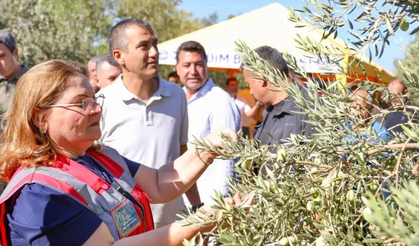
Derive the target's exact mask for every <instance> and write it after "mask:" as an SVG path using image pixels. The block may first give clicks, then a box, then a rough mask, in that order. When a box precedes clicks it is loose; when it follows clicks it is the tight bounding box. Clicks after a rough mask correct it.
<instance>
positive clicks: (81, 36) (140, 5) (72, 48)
mask: <svg viewBox="0 0 419 246" xmlns="http://www.w3.org/2000/svg"><path fill="white" fill-rule="evenodd" d="M180 4H181V1H180V0H87V1H85V0H2V1H0V13H1V14H0V29H7V30H9V31H11V32H12V33H13V35H14V37H15V39H16V42H17V45H18V50H19V62H20V63H22V64H26V65H27V66H29V67H32V66H34V65H35V64H37V63H40V62H43V61H47V60H50V59H66V60H74V61H78V62H81V63H83V64H86V63H87V61H88V60H89V59H90V58H92V57H94V56H97V55H103V54H108V53H109V50H108V42H107V38H108V35H109V31H110V29H111V27H112V26H113V25H114V24H115V23H116V22H117V21H118V20H120V19H125V18H130V17H136V18H141V19H144V20H147V21H148V22H149V23H150V24H151V25H152V26H153V28H154V31H155V34H156V36H157V38H158V39H159V42H164V41H166V40H169V39H172V38H175V37H178V36H181V35H183V34H186V33H189V32H192V31H195V30H198V29H200V28H202V27H206V26H209V25H212V24H214V23H217V22H218V17H217V14H216V13H213V14H211V15H210V16H209V17H208V18H203V19H201V20H199V19H197V18H193V17H192V13H189V12H186V11H183V10H180V9H179V8H178V6H179V5H180ZM171 71H174V68H173V67H171V66H160V73H161V74H162V76H163V78H166V76H167V75H168V74H169V73H170V72H171ZM210 76H213V77H214V81H216V83H218V84H223V83H224V81H225V79H226V77H227V75H226V73H224V72H216V71H211V72H210Z"/></svg>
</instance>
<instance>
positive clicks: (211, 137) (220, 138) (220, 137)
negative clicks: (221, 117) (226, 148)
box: [203, 128, 239, 147]
mask: <svg viewBox="0 0 419 246" xmlns="http://www.w3.org/2000/svg"><path fill="white" fill-rule="evenodd" d="M203 140H204V141H205V142H207V143H211V144H212V145H214V146H216V147H221V145H222V143H223V142H226V141H227V140H231V141H234V142H238V141H239V137H238V136H237V133H236V132H235V131H233V130H232V129H229V128H221V129H218V130H216V131H214V132H211V133H210V134H208V135H207V136H206V137H205V138H204V139H203Z"/></svg>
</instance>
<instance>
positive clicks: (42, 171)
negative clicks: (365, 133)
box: [0, 18, 410, 245]
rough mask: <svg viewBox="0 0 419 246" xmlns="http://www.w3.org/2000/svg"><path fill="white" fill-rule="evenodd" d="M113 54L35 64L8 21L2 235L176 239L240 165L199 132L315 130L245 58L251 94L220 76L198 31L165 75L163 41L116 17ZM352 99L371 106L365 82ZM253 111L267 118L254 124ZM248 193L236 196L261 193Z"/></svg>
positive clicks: (217, 136) (67, 241)
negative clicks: (184, 219)
mask: <svg viewBox="0 0 419 246" xmlns="http://www.w3.org/2000/svg"><path fill="white" fill-rule="evenodd" d="M109 52H110V54H108V55H104V56H99V57H94V58H92V59H91V60H90V61H89V62H88V64H87V68H85V67H84V66H83V65H81V64H78V63H76V62H72V61H63V60H51V61H47V62H43V63H40V64H38V65H36V66H34V67H33V68H31V69H29V70H28V68H27V67H26V66H24V65H20V64H19V63H18V62H17V59H18V48H17V46H16V42H15V40H14V38H13V36H12V34H11V33H10V32H7V31H0V76H1V77H0V114H2V117H3V124H2V126H3V127H2V129H1V131H2V133H1V138H0V165H1V169H0V177H1V178H2V179H3V180H5V181H7V182H8V183H7V187H6V188H5V190H4V192H3V193H2V196H1V198H0V203H1V215H0V220H1V221H0V224H1V225H0V231H1V243H2V245H99V244H104V245H112V244H114V243H115V245H148V244H150V242H153V245H179V244H181V242H182V240H183V239H184V238H186V239H190V238H192V237H193V236H194V235H196V234H197V233H198V232H200V231H201V232H204V231H208V230H210V229H211V226H208V225H204V224H201V225H193V226H186V227H182V226H181V225H178V224H177V223H175V222H176V220H178V218H177V214H180V213H182V211H183V210H184V209H185V206H186V207H190V208H191V210H192V211H197V209H199V208H203V211H207V212H208V213H209V214H211V213H212V212H213V210H212V208H211V207H210V204H211V203H212V202H213V201H212V197H213V196H214V194H215V193H214V192H215V191H217V192H219V193H220V194H222V195H223V196H225V197H229V196H230V195H231V194H229V190H228V181H229V179H230V178H232V177H234V175H235V173H234V172H233V171H232V167H233V165H234V161H233V160H221V159H215V158H216V154H215V153H210V152H206V151H204V150H200V149H196V148H195V146H194V145H193V143H192V142H193V140H194V138H202V139H204V140H205V141H208V142H211V143H212V144H214V145H216V146H220V147H221V146H222V143H223V141H225V138H224V137H226V136H227V138H228V139H230V140H233V141H237V135H236V132H238V131H239V130H240V129H241V130H242V132H243V134H244V135H246V136H249V137H251V138H252V137H254V138H256V139H257V140H259V141H260V142H261V143H262V144H273V143H282V142H283V141H284V140H285V139H287V138H288V137H290V135H291V134H304V135H307V136H308V135H311V134H312V131H313V130H312V129H310V127H309V125H308V124H307V123H306V119H307V115H306V114H300V113H298V112H300V111H302V109H300V108H299V107H297V105H296V104H295V102H294V100H293V98H292V97H290V96H289V95H288V94H287V93H286V92H285V91H278V90H273V89H274V87H273V85H272V83H270V82H269V81H267V80H266V79H265V78H263V77H261V76H258V75H256V74H254V73H253V72H251V71H249V70H248V69H246V67H242V68H241V71H242V73H243V76H244V80H245V82H246V83H247V84H248V87H249V88H248V89H244V90H243V91H242V92H247V94H249V92H251V94H252V95H253V97H252V98H250V99H249V98H246V97H245V96H241V95H240V92H238V81H237V79H235V78H229V79H228V80H227V81H226V82H225V89H222V88H220V87H219V86H217V85H215V83H214V82H213V80H212V79H211V78H209V77H208V66H207V55H206V52H205V48H204V47H203V46H202V45H201V44H200V43H198V42H195V41H188V42H184V43H182V44H181V45H180V46H179V48H178V50H177V52H176V72H173V73H171V74H169V76H168V78H167V80H168V81H166V80H164V79H163V78H162V77H161V76H160V74H159V70H158V62H159V52H158V48H157V39H156V37H155V35H154V31H153V29H152V27H151V25H150V24H149V23H147V22H146V21H144V20H141V19H134V18H133V19H126V20H122V21H120V22H118V23H117V24H116V25H115V26H114V27H113V28H112V30H111V32H110V36H109ZM255 52H256V53H257V54H258V55H259V56H260V57H261V58H262V59H265V60H266V61H267V62H268V63H269V64H270V65H271V66H273V67H274V68H276V69H278V70H279V71H281V72H283V73H284V74H286V75H288V78H286V79H287V80H288V81H287V82H293V81H296V80H297V78H296V76H295V74H294V73H293V71H291V70H290V69H289V68H288V66H287V63H286V61H285V60H284V58H283V57H282V54H281V53H280V52H278V51H277V50H275V49H274V48H271V47H268V46H262V47H259V48H256V49H255ZM296 83H298V84H299V85H300V86H301V88H302V91H305V89H303V87H304V83H303V82H302V81H301V80H300V79H298V81H296ZM178 84H181V85H182V86H183V88H182V87H180V86H179V85H178ZM284 84H286V83H284ZM388 86H389V92H390V93H391V94H392V95H393V96H392V101H391V103H392V104H394V105H398V104H410V101H408V99H407V98H406V97H405V95H406V94H407V93H408V89H407V88H406V86H405V85H404V83H403V81H402V80H400V79H396V80H394V81H392V82H391V83H390V84H389V85H388ZM349 97H350V98H351V99H352V102H351V105H350V106H351V107H352V108H353V109H354V110H355V111H356V112H359V114H360V115H361V116H362V117H364V118H368V117H369V114H370V112H371V111H372V97H371V96H370V95H369V94H368V91H365V90H358V91H356V93H354V94H352V95H350V96H349ZM263 109H264V111H263V116H262V115H260V111H261V110H263ZM254 121H258V122H259V123H260V124H258V125H257V126H256V127H255V130H254V132H253V130H252V127H251V125H252V123H253V122H254ZM407 121H408V116H407V115H405V114H404V113H403V112H396V113H391V114H389V115H387V117H386V118H384V119H382V121H381V122H380V123H377V124H376V126H375V127H374V129H376V131H377V132H378V133H380V134H383V139H384V138H385V139H386V138H388V137H389V136H390V137H391V133H390V132H389V130H392V131H393V132H395V131H396V132H397V131H400V130H401V128H398V126H399V125H400V124H401V123H405V122H407ZM219 129H223V130H219ZM221 133H222V134H221ZM222 136H223V137H222ZM380 136H381V135H380ZM182 195H183V196H182ZM242 198H243V197H240V196H239V195H236V196H234V197H233V198H227V200H228V201H229V202H232V203H234V204H235V205H248V204H250V203H251V198H249V199H246V200H243V201H242ZM150 204H151V206H150ZM201 213H203V212H202V211H201ZM192 216H194V215H192ZM202 216H203V215H202V214H201V217H202ZM197 218H198V217H197Z"/></svg>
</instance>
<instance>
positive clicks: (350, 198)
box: [346, 190, 355, 202]
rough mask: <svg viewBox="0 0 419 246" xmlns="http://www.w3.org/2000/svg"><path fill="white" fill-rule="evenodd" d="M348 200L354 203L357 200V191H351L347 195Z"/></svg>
mask: <svg viewBox="0 0 419 246" xmlns="http://www.w3.org/2000/svg"><path fill="white" fill-rule="evenodd" d="M346 200H348V201H350V202H353V201H354V200H355V191H354V190H349V191H348V193H346Z"/></svg>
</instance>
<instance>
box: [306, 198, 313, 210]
mask: <svg viewBox="0 0 419 246" xmlns="http://www.w3.org/2000/svg"><path fill="white" fill-rule="evenodd" d="M307 210H308V211H310V212H312V211H313V210H314V202H313V201H309V202H308V203H307Z"/></svg>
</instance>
